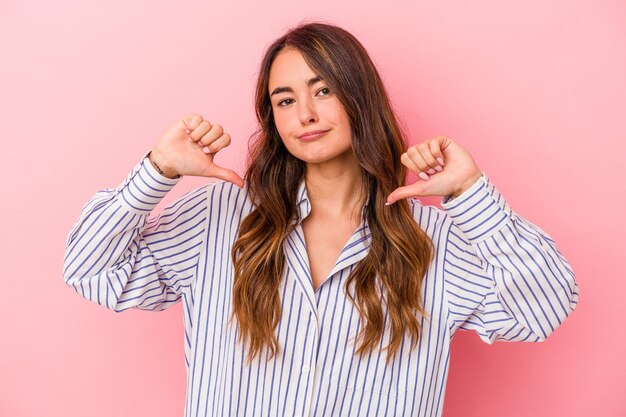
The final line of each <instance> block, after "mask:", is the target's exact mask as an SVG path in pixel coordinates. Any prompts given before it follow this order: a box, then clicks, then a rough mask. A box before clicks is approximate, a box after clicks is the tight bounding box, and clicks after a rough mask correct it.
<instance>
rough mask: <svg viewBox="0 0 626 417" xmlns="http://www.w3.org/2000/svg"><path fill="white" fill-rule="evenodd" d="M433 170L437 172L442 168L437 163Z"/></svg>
mask: <svg viewBox="0 0 626 417" xmlns="http://www.w3.org/2000/svg"><path fill="white" fill-rule="evenodd" d="M435 170H436V171H437V172H441V171H443V168H441V167H440V166H439V165H437V166H436V167H435Z"/></svg>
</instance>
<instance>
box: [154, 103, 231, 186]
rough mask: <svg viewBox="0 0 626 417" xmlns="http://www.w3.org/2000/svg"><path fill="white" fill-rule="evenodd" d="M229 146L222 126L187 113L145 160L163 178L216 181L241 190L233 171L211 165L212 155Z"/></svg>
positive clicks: (228, 138)
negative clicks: (224, 182) (158, 171)
mask: <svg viewBox="0 0 626 417" xmlns="http://www.w3.org/2000/svg"><path fill="white" fill-rule="evenodd" d="M229 144H230V135H229V134H228V133H225V132H224V129H223V128H222V126H220V125H218V124H214V125H211V123H209V121H208V120H204V119H203V118H202V116H201V115H199V114H195V113H190V114H187V115H185V116H184V117H183V118H182V119H180V120H178V121H177V122H176V123H174V124H173V125H172V126H171V127H170V128H169V129H168V130H167V131H166V132H165V133H164V134H163V136H161V138H160V139H159V141H158V142H157V144H156V145H155V146H154V148H152V150H151V152H150V155H149V159H150V162H152V163H153V164H154V163H156V164H157V165H158V167H159V168H160V169H161V170H162V171H163V175H165V176H166V177H170V178H174V177H176V176H177V175H192V176H199V177H212V178H219V179H222V180H225V181H228V182H232V183H233V184H235V185H237V186H239V187H240V188H243V179H241V177H240V176H239V175H237V173H236V172H235V171H232V170H230V169H226V168H222V167H220V166H219V165H216V164H214V163H213V157H214V155H215V154H216V153H217V152H218V151H220V150H221V149H223V148H225V147H226V146H228V145H229Z"/></svg>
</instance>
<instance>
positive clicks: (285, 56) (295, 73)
mask: <svg viewBox="0 0 626 417" xmlns="http://www.w3.org/2000/svg"><path fill="white" fill-rule="evenodd" d="M316 75H317V74H315V72H313V70H312V69H311V67H309V65H308V64H307V63H306V61H305V60H304V57H303V56H302V54H301V53H300V52H299V51H298V50H296V49H293V48H285V49H283V50H281V51H280V52H279V53H278V54H277V55H276V58H274V62H272V66H271V67H270V75H269V80H268V87H269V90H270V91H272V90H273V89H275V88H276V87H295V86H297V85H298V84H304V85H306V83H307V81H308V80H309V79H311V78H312V77H314V76H316Z"/></svg>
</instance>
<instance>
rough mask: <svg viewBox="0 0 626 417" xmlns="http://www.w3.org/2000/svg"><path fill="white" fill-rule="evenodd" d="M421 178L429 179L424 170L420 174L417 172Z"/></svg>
mask: <svg viewBox="0 0 626 417" xmlns="http://www.w3.org/2000/svg"><path fill="white" fill-rule="evenodd" d="M417 175H418V176H419V177H420V178H421V179H423V180H425V181H427V180H428V178H429V177H428V175H426V174H424V173H423V172H420V173H419V174H417Z"/></svg>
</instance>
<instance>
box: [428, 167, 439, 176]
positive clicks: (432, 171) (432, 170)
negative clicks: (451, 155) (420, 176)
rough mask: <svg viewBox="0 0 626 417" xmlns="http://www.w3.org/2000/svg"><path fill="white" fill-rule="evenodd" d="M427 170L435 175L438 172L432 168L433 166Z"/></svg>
mask: <svg viewBox="0 0 626 417" xmlns="http://www.w3.org/2000/svg"><path fill="white" fill-rule="evenodd" d="M426 172H428V173H429V174H430V175H433V174H436V173H437V171H435V170H434V169H432V168H431V169H429V170H428V171H426Z"/></svg>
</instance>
